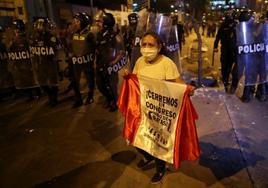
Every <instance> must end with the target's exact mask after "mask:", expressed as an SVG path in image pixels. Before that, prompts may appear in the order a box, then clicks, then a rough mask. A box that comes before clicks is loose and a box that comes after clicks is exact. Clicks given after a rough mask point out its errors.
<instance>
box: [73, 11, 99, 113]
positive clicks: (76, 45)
mask: <svg viewBox="0 0 268 188" xmlns="http://www.w3.org/2000/svg"><path fill="white" fill-rule="evenodd" d="M91 24H92V18H91V17H90V16H89V15H88V14H87V13H77V14H76V15H75V16H74V18H73V20H72V24H71V25H70V30H73V31H74V32H73V33H74V34H73V35H72V39H71V42H70V48H69V49H70V52H69V57H70V58H71V62H72V71H73V88H74V92H75V103H74V104H73V108H77V107H79V106H81V105H82V104H83V100H82V96H81V93H80V79H81V74H82V72H83V73H84V75H85V77H86V79H87V84H88V96H87V99H86V102H85V104H86V105H87V104H91V103H93V102H94V99H93V96H94V89H95V70H94V59H95V47H96V41H95V38H94V34H93V33H92V32H91V31H90V25H91Z"/></svg>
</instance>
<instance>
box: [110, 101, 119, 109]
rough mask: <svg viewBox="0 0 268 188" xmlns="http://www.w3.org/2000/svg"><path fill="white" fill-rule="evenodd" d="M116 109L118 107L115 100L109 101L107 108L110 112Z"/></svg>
mask: <svg viewBox="0 0 268 188" xmlns="http://www.w3.org/2000/svg"><path fill="white" fill-rule="evenodd" d="M117 110H118V107H117V105H116V102H115V101H112V102H111V103H110V109H109V111H110V112H115V111H117Z"/></svg>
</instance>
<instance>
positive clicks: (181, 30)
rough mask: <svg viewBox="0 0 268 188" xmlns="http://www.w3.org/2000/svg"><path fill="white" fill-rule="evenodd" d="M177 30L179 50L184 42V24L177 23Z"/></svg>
mask: <svg viewBox="0 0 268 188" xmlns="http://www.w3.org/2000/svg"><path fill="white" fill-rule="evenodd" d="M177 30H178V39H179V46H180V52H181V50H182V45H183V44H184V43H185V37H184V25H183V23H182V22H179V23H178V24H177Z"/></svg>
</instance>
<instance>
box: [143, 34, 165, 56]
mask: <svg viewBox="0 0 268 188" xmlns="http://www.w3.org/2000/svg"><path fill="white" fill-rule="evenodd" d="M148 35H150V36H152V37H153V38H154V39H155V40H156V42H157V44H158V45H161V46H162V47H161V49H160V52H159V54H162V55H165V56H167V50H166V47H165V44H164V43H163V40H162V39H161V37H160V36H159V35H158V34H157V33H156V32H154V31H147V32H146V33H145V34H144V35H143V36H142V38H144V37H146V36H148Z"/></svg>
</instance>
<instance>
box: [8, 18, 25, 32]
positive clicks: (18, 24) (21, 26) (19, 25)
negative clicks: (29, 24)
mask: <svg viewBox="0 0 268 188" xmlns="http://www.w3.org/2000/svg"><path fill="white" fill-rule="evenodd" d="M11 27H12V28H14V29H16V30H18V31H19V32H21V33H23V32H25V24H24V22H23V20H20V19H16V20H13V22H12V26H11Z"/></svg>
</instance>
